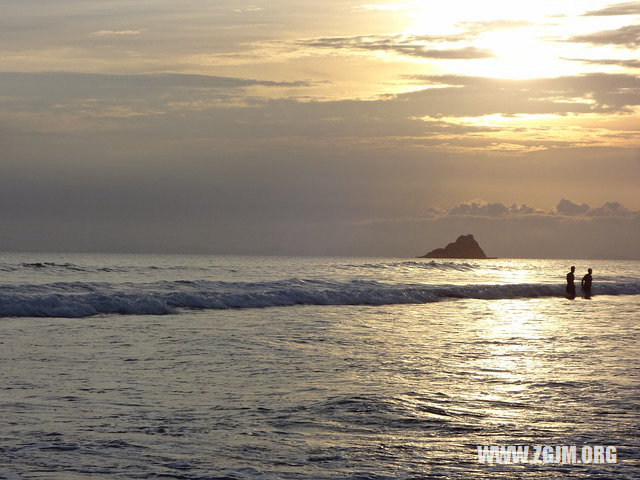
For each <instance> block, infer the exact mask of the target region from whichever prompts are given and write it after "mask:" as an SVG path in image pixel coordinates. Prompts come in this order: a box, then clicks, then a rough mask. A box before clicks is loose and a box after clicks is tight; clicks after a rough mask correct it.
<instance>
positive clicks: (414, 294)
mask: <svg viewBox="0 0 640 480" xmlns="http://www.w3.org/2000/svg"><path fill="white" fill-rule="evenodd" d="M594 294H595V295H638V294H640V283H613V282H612V283H600V284H598V285H597V288H594ZM563 295H564V286H563V285H558V284H543V283H536V284H531V283H528V284H506V285H505V284H470V285H425V284H388V283H382V282H376V281H365V280H353V281H349V282H332V281H326V280H305V279H295V278H294V279H289V280H281V281H271V282H211V281H204V280H199V281H186V280H184V281H170V282H169V281H166V282H154V283H145V284H133V283H126V284H110V283H90V282H58V283H49V284H42V285H0V317H66V318H79V317H89V316H94V315H103V314H127V315H165V314H171V313H176V312H178V311H180V310H181V309H188V310H204V309H211V310H222V309H242V308H265V307H288V306H294V305H394V304H425V303H431V302H437V301H443V300H450V299H466V298H468V299H482V300H496V299H516V298H522V299H526V298H539V297H562V296H563Z"/></svg>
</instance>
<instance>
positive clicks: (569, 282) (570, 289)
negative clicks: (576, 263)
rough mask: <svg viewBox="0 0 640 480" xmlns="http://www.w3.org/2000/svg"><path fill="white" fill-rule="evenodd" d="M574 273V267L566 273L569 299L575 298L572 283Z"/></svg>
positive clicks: (574, 287)
mask: <svg viewBox="0 0 640 480" xmlns="http://www.w3.org/2000/svg"><path fill="white" fill-rule="evenodd" d="M575 271H576V267H571V271H570V272H569V273H567V296H569V297H571V298H575V296H576V284H575V283H573V281H574V279H575V275H574V274H573V272H575Z"/></svg>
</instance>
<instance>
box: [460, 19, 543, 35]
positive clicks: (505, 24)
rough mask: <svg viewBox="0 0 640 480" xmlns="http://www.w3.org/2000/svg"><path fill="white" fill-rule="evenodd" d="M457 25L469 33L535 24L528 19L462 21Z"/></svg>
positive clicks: (510, 28)
mask: <svg viewBox="0 0 640 480" xmlns="http://www.w3.org/2000/svg"><path fill="white" fill-rule="evenodd" d="M457 25H458V26H460V27H462V28H464V29H465V30H466V31H467V32H468V33H469V34H479V33H483V32H493V31H495V30H512V29H516V28H522V27H528V26H531V25H534V24H533V23H531V22H528V21H526V20H488V21H484V22H460V23H458V24H457Z"/></svg>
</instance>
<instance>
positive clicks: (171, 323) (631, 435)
mask: <svg viewBox="0 0 640 480" xmlns="http://www.w3.org/2000/svg"><path fill="white" fill-rule="evenodd" d="M571 265H575V266H576V267H577V270H576V279H577V280H578V281H577V283H578V284H579V279H580V278H581V276H582V275H583V274H584V273H586V269H587V268H593V270H594V272H593V278H594V287H593V297H592V298H591V299H585V298H582V297H581V296H578V297H576V298H575V299H567V298H566V297H565V290H564V284H565V275H566V273H567V272H568V270H569V267H570V266H571ZM579 293H580V289H579V288H578V294H579ZM639 300H640V262H638V261H594V260H588V261H587V260H509V259H498V260H429V259H406V258H405V259H401V258H282V257H234V256H226V257H221V256H179V255H176V256H169V255H166V256H161V255H80V254H74V255H62V254H56V255H54V254H0V317H1V318H0V329H1V330H0V332H1V336H0V478H7V479H21V478H25V479H27V478H29V479H32V478H38V479H84V478H100V479H107V478H178V479H213V478H292V479H293V478H296V479H297V478H327V479H334V478H348V479H368V478H371V479H384V478H450V479H467V478H487V479H488V478H505V479H507V478H508V479H511V478H528V477H533V478H545V479H546V478H554V479H555V478H558V479H560V478H583V479H587V478H615V479H627V478H638V477H640V450H639V447H640V438H639V436H638V433H637V432H638V428H639V427H640V416H639V413H640V388H639V387H640V354H639V347H640V344H639V339H640V303H639ZM479 445H480V446H481V445H528V446H530V447H531V449H532V450H533V449H534V448H535V446H537V445H541V446H542V445H548V446H560V445H564V446H576V447H577V451H578V458H580V452H581V448H582V447H583V446H587V447H593V446H614V447H615V448H616V452H617V459H616V463H604V464H594V463H590V464H566V463H539V464H532V463H528V464H500V465H496V464H492V465H487V464H483V463H480V462H479V461H478V453H477V447H478V446H479Z"/></svg>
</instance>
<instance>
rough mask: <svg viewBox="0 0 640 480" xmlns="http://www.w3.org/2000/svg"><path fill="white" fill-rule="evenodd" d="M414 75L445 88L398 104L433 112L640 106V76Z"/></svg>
mask: <svg viewBox="0 0 640 480" xmlns="http://www.w3.org/2000/svg"><path fill="white" fill-rule="evenodd" d="M410 78H413V79H415V80H417V81H420V82H423V83H424V84H426V85H442V86H446V88H437V89H426V90H421V91H416V92H410V93H406V94H401V95H399V96H398V101H399V102H402V101H405V102H407V103H408V104H410V105H411V106H412V108H413V109H415V110H421V109H422V110H423V114H429V115H432V116H438V115H442V116H480V115H487V114H493V113H501V114H503V115H516V114H526V113H528V114H563V113H598V112H600V113H605V112H629V111H631V110H630V108H631V107H632V106H635V105H640V77H639V76H635V75H629V74H604V73H592V74H586V75H575V76H566V77H555V78H537V79H524V80H512V79H500V78H487V77H471V76H464V75H418V76H412V77H410Z"/></svg>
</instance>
